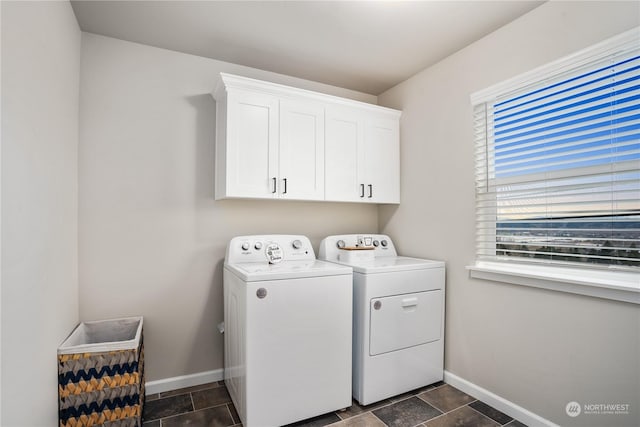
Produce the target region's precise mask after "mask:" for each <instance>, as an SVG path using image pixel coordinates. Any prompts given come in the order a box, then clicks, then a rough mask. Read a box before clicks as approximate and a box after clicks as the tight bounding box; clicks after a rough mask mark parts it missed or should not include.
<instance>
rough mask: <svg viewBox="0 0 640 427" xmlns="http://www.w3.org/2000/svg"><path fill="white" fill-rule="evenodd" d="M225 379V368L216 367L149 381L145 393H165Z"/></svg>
mask: <svg viewBox="0 0 640 427" xmlns="http://www.w3.org/2000/svg"><path fill="white" fill-rule="evenodd" d="M223 379H224V369H215V370H213V371H205V372H198V373H196V374H190V375H182V376H179V377H171V378H164V379H162V380H156V381H147V382H146V383H145V394H156V393H163V392H165V391H171V390H177V389H179V388H185V387H193V386H196V385H200V384H207V383H212V382H214V381H221V380H223Z"/></svg>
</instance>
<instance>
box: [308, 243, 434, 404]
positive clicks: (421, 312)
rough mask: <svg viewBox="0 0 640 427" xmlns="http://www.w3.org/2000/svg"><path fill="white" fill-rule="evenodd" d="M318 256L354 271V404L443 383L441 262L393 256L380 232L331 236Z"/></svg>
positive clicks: (392, 248) (321, 247)
mask: <svg viewBox="0 0 640 427" xmlns="http://www.w3.org/2000/svg"><path fill="white" fill-rule="evenodd" d="M319 258H320V259H325V260H328V261H331V262H336V263H340V264H344V265H348V266H350V267H353V396H354V398H355V399H356V400H357V401H358V402H360V404H362V405H368V404H370V403H373V402H377V401H379V400H382V399H386V398H388V397H392V396H396V395H398V394H401V393H404V392H407V391H410V390H414V389H416V388H419V387H422V386H426V385H429V384H432V383H434V382H437V381H441V380H442V379H443V374H444V295H445V280H444V278H445V265H444V262H442V261H432V260H425V259H417V258H409V257H403V256H398V254H397V252H396V249H395V247H394V245H393V242H392V241H391V239H390V238H389V237H388V236H385V235H378V234H376V235H372V234H367V235H356V234H350V235H341V236H329V237H327V238H326V239H324V240H323V241H322V243H321V244H320V253H319Z"/></svg>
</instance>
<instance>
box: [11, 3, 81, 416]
mask: <svg viewBox="0 0 640 427" xmlns="http://www.w3.org/2000/svg"><path fill="white" fill-rule="evenodd" d="M1 7H2V167H1V170H2V191H1V194H2V384H1V387H2V403H1V404H2V418H1V420H0V424H1V425H3V426H52V425H55V424H57V419H58V403H57V399H58V391H57V369H56V365H57V363H56V349H57V347H58V345H59V344H60V343H61V342H62V341H63V340H64V338H65V337H66V336H67V335H68V334H69V333H70V332H71V330H72V329H73V327H74V326H75V325H76V323H77V321H78V278H77V208H78V205H77V194H78V193H77V146H78V89H79V74H80V34H81V33H80V29H79V28H78V24H77V22H76V19H75V16H74V14H73V11H72V10H71V6H70V5H69V3H68V2H42V3H39V2H6V1H3V2H2V4H1Z"/></svg>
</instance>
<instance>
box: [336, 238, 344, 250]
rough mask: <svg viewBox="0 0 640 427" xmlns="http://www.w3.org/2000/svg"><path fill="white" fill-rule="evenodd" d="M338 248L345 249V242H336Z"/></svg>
mask: <svg viewBox="0 0 640 427" xmlns="http://www.w3.org/2000/svg"><path fill="white" fill-rule="evenodd" d="M336 246H337V247H338V249H342V248H344V247H345V243H344V240H338V241H337V242H336Z"/></svg>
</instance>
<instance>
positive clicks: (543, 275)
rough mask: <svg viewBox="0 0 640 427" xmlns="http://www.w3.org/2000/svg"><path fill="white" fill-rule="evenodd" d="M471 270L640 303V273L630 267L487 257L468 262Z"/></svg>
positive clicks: (487, 277)
mask: <svg viewBox="0 0 640 427" xmlns="http://www.w3.org/2000/svg"><path fill="white" fill-rule="evenodd" d="M467 270H469V275H470V276H471V277H473V278H476V279H484V280H492V281H495V282H504V283H513V284H517V285H524V286H532V287H535V288H542V289H550V290H554V291H559V292H568V293H573V294H580V295H589V296H592V297H597V298H605V299H611V300H615V301H624V302H629V303H633V304H640V274H638V273H635V272H630V271H604V270H591V269H579V268H572V267H555V266H546V265H545V266H538V265H526V264H511V263H506V262H484V261H480V262H477V263H476V264H475V265H471V266H468V267H467Z"/></svg>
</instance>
